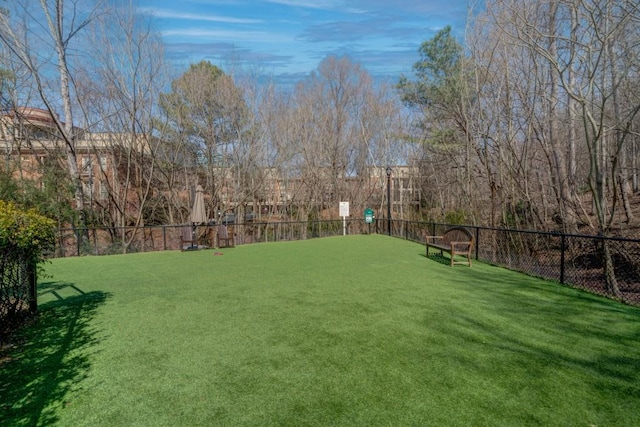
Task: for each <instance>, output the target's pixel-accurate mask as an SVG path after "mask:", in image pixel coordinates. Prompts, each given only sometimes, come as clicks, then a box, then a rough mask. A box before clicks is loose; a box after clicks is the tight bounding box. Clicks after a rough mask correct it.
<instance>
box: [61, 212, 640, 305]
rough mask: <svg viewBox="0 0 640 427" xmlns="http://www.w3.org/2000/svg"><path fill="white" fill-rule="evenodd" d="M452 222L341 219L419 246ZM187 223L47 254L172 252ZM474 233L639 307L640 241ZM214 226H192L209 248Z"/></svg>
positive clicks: (76, 239)
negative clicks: (366, 221)
mask: <svg viewBox="0 0 640 427" xmlns="http://www.w3.org/2000/svg"><path fill="white" fill-rule="evenodd" d="M450 226H451V225H450V224H440V223H426V222H419V221H404V220H393V221H387V220H386V219H384V218H381V219H377V220H376V221H375V222H374V223H373V224H366V223H365V222H364V220H362V219H358V220H355V219H351V220H347V221H346V227H345V228H344V230H346V233H347V234H373V233H379V234H388V235H390V236H395V237H400V238H404V239H407V240H411V241H415V242H419V243H422V242H424V235H425V234H426V233H427V232H428V233H429V234H431V235H438V234H441V233H443V232H444V231H445V230H446V229H447V228H448V227H450ZM184 227H185V225H163V226H148V227H125V228H91V229H61V230H59V231H58V240H57V241H58V245H57V248H56V250H55V253H52V254H51V256H52V257H66V256H78V255H107V254H115V253H133V252H151V251H163V250H178V249H181V248H180V244H181V240H180V236H181V232H182V230H183V228H184ZM232 227H233V232H234V233H235V241H236V244H238V245H242V244H250V243H262V242H274V241H285V240H306V239H312V238H319V237H330V236H338V235H341V234H343V221H342V220H314V221H303V222H299V221H290V222H288V221H282V222H248V223H242V224H235V225H233V226H232ZM467 228H469V229H470V230H472V231H473V233H474V235H475V248H474V249H475V250H474V252H475V255H474V256H475V258H476V259H477V260H481V261H484V262H488V263H491V264H495V265H499V266H503V267H505V268H509V269H512V270H517V271H521V272H523V273H526V274H530V275H533V276H538V277H542V278H545V279H550V280H555V281H558V282H560V283H562V284H566V285H569V286H572V287H575V288H580V289H584V290H586V291H589V292H592V293H595V294H599V295H603V296H607V297H610V298H614V299H619V300H622V301H625V302H627V303H629V304H634V305H640V240H638V239H624V238H613V237H601V236H590V235H577V234H576V235H574V234H561V233H549V232H539V231H523V230H511V229H499V228H490V227H480V226H467ZM214 231H215V229H214V227H209V226H198V227H196V235H197V236H198V237H199V238H200V240H201V242H202V244H203V245H207V244H210V242H211V241H212V239H211V237H212V233H214Z"/></svg>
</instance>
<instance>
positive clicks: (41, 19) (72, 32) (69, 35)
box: [0, 0, 100, 225]
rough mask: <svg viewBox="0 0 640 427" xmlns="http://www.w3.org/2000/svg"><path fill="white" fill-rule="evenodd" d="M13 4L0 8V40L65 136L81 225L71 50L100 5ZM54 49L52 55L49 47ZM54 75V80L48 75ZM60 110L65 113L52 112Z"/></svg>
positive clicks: (58, 2) (57, 0)
mask: <svg viewBox="0 0 640 427" xmlns="http://www.w3.org/2000/svg"><path fill="white" fill-rule="evenodd" d="M38 5H39V6H34V4H33V2H32V1H24V2H16V3H13V4H12V7H11V8H10V9H9V13H8V14H0V40H1V41H2V42H3V43H4V45H5V46H6V47H7V49H9V51H10V52H11V55H12V57H13V58H14V59H15V60H16V61H18V62H20V63H21V64H23V65H24V66H25V67H26V69H28V70H29V73H30V77H31V78H32V79H33V82H34V85H35V89H36V91H37V93H38V96H39V98H40V100H41V101H42V103H43V105H45V106H46V108H47V109H48V110H49V112H50V114H51V118H52V120H53V121H54V123H55V126H56V128H57V129H58V131H59V133H60V137H61V139H62V141H63V142H64V146H65V153H66V157H67V159H66V160H67V162H66V165H67V170H68V173H69V176H70V178H71V181H72V182H73V184H74V189H75V191H74V200H75V202H74V206H75V209H76V211H77V213H78V216H79V221H80V224H81V225H84V224H85V212H84V195H83V185H82V180H81V177H80V173H79V170H78V162H77V153H76V140H77V138H78V132H77V129H76V128H75V127H74V108H73V106H74V97H75V93H74V86H73V68H72V67H73V64H72V59H71V58H72V55H70V52H71V50H73V49H78V50H82V47H81V45H80V44H79V41H78V38H79V36H80V34H82V33H83V31H84V30H85V29H86V27H87V26H89V24H90V23H91V22H92V21H93V19H94V18H95V17H96V16H97V14H98V11H99V10H100V5H99V4H95V3H94V5H93V7H88V6H87V5H85V4H84V3H82V2H81V1H80V0H75V1H71V2H67V3H65V2H64V1H63V0H54V1H45V0H40V2H39V4H38ZM50 52H53V55H50V54H49V53H50ZM49 73H51V74H55V75H57V78H58V81H57V83H56V82H55V81H53V80H49ZM59 107H60V108H61V109H62V111H63V118H59V116H58V114H57V113H56V111H57V109H58V108H59Z"/></svg>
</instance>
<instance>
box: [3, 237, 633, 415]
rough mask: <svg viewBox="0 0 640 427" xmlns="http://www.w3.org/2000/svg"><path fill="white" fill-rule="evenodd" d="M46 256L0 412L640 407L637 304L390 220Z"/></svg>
mask: <svg viewBox="0 0 640 427" xmlns="http://www.w3.org/2000/svg"><path fill="white" fill-rule="evenodd" d="M220 252H223V253H224V255H221V256H220V255H214V251H211V250H208V251H199V252H177V251H176V252H156V253H144V254H135V255H114V256H108V257H83V258H65V259H56V260H54V261H53V262H52V263H50V264H47V265H46V266H45V269H46V273H47V274H48V277H41V278H40V284H39V292H40V297H39V301H40V312H41V315H40V319H39V322H38V323H37V324H35V325H33V326H32V327H29V328H27V329H26V330H25V331H24V332H23V334H22V336H21V340H22V345H21V347H20V350H19V351H18V350H14V351H13V354H9V355H8V356H5V360H4V362H2V364H1V365H0V370H1V374H2V375H1V377H0V425H2V426H13V425H16V426H22V425H24V426H31V425H50V424H55V425H62V426H134V425H146V426H193V425H205V426H208V425H225V426H239V425H256V426H264V425H291V426H303V425H318V426H325V425H341V426H342V425H346V426H351V425H362V426H372V425H389V426H396V425H421V426H422V425H448V426H451V425H454V426H455V425H460V426H470V425H487V426H496V425H508V426H522V425H557V426H574V425H575V426H592V425H596V426H634V425H638V423H639V422H640V351H639V350H640V345H639V341H640V310H639V309H638V308H632V307H628V306H624V305H621V304H618V303H615V302H612V301H608V300H605V299H603V298H599V297H596V296H591V295H588V294H585V293H583V292H580V291H576V290H572V289H568V288H565V287H561V286H559V285H556V284H554V283H550V282H547V281H543V280H539V279H536V278H531V277H527V276H524V275H521V274H518V273H514V272H510V271H507V270H503V269H501V268H497V267H492V266H488V265H484V264H480V263H475V264H474V266H473V268H468V267H465V266H456V267H455V268H451V267H449V266H448V263H447V261H444V262H443V260H442V259H438V258H437V257H435V258H429V259H427V258H425V256H424V248H423V246H421V245H418V244H416V243H412V242H409V241H404V240H400V239H394V238H389V237H386V236H379V235H372V236H348V237H333V238H326V239H316V240H309V241H298V242H281V243H263V244H255V245H245V246H239V247H236V248H232V249H223V250H221V251H220Z"/></svg>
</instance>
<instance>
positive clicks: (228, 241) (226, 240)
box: [217, 224, 236, 248]
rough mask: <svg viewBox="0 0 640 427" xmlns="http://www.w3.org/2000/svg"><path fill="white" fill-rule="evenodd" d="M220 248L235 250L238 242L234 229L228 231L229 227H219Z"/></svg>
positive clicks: (222, 225)
mask: <svg viewBox="0 0 640 427" xmlns="http://www.w3.org/2000/svg"><path fill="white" fill-rule="evenodd" d="M217 235H218V247H219V248H223V247H224V248H233V247H235V245H236V241H235V238H234V234H233V228H231V229H230V230H227V226H226V225H224V224H221V225H219V226H218V233H217Z"/></svg>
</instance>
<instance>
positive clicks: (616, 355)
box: [425, 267, 640, 416]
mask: <svg viewBox="0 0 640 427" xmlns="http://www.w3.org/2000/svg"><path fill="white" fill-rule="evenodd" d="M497 273H499V270H498V268H497V267H496V269H490V270H484V271H480V270H467V271H466V272H465V274H464V275H462V276H460V279H456V281H457V282H458V283H459V284H460V285H461V286H462V288H464V299H465V301H466V302H467V304H466V306H465V307H464V308H454V307H452V306H451V305H450V304H446V305H444V306H443V307H442V310H443V312H444V311H446V312H447V313H448V315H449V319H450V321H448V322H446V323H445V322H437V321H436V319H435V318H434V316H433V315H432V314H429V315H427V316H425V323H427V324H429V325H430V327H432V328H434V329H435V330H438V331H439V332H440V333H442V334H443V335H446V336H448V337H455V339H454V341H456V342H458V343H459V342H463V343H464V345H463V346H462V347H455V348H454V347H452V350H451V353H450V354H449V356H450V357H451V358H452V359H455V360H457V362H458V363H459V366H465V365H466V366H467V367H468V368H469V370H470V371H474V372H477V373H483V374H484V375H485V376H486V378H494V377H496V378H497V377H499V375H500V374H501V369H502V366H504V365H505V364H509V363H511V364H513V365H515V366H520V372H528V373H533V375H532V378H533V380H532V381H534V382H535V381H538V384H537V385H538V386H541V387H542V386H544V383H543V381H544V380H542V379H539V378H548V377H549V376H552V375H553V374H551V373H550V372H559V373H564V374H565V375H566V377H565V378H569V377H571V379H572V380H573V381H576V382H580V381H581V382H582V383H583V384H589V385H590V386H591V387H592V388H593V390H598V391H599V393H601V394H602V395H603V396H605V400H607V402H608V403H609V402H614V403H611V404H610V408H609V409H610V410H611V414H609V415H611V416H613V415H612V414H614V413H615V410H614V409H616V408H617V409H620V407H622V405H621V404H620V402H625V401H627V400H628V399H629V398H630V396H634V397H633V401H635V402H638V401H639V400H638V399H639V396H640V386H638V384H639V381H640V371H639V369H638V368H639V367H640V356H639V355H638V353H637V351H636V349H637V343H638V342H639V341H640V326H639V324H638V318H639V317H638V315H639V314H640V311H639V310H638V309H637V308H636V307H630V306H625V305H622V304H618V303H616V302H612V301H610V300H607V299H605V298H603V297H599V296H596V295H592V294H589V293H587V292H582V291H578V290H574V289H570V288H568V287H564V286H562V285H559V284H554V283H551V282H545V281H541V280H538V279H536V278H532V277H528V276H525V275H522V276H517V275H512V274H510V275H508V276H506V277H502V275H501V274H497ZM462 288H461V289H462ZM531 325H535V326H534V327H530V326H531ZM522 331H528V333H525V334H522ZM489 355H490V356H489ZM479 356H486V359H485V360H484V361H483V362H478V361H477V359H478V357H479ZM545 375H546V377H545ZM560 375H562V374H560ZM609 399H610V401H609ZM616 405H620V406H616ZM542 406H544V405H543V402H541V407H542ZM605 406H606V405H603V407H605ZM630 406H633V404H632V405H630ZM612 408H613V409H612ZM602 410H603V411H604V409H602Z"/></svg>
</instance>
